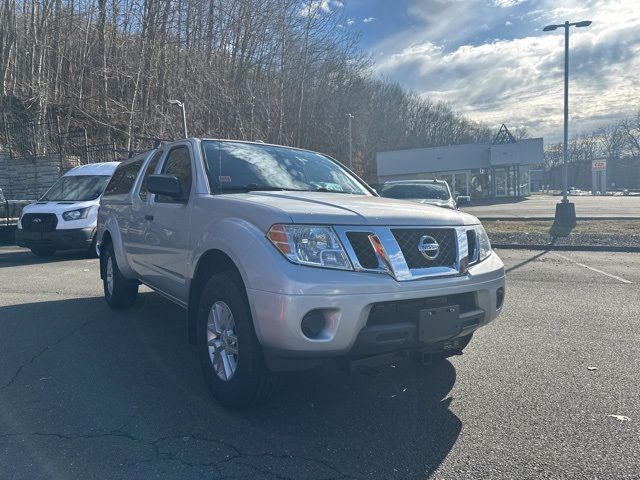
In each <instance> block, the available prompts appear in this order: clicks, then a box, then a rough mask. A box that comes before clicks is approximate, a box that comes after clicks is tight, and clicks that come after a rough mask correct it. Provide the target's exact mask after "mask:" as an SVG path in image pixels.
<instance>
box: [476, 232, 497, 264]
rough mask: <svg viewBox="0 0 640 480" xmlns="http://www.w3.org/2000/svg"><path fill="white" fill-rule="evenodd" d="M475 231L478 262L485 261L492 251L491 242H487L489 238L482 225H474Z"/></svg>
mask: <svg viewBox="0 0 640 480" xmlns="http://www.w3.org/2000/svg"><path fill="white" fill-rule="evenodd" d="M474 229H475V231H476V239H477V242H478V262H481V261H483V260H485V259H486V258H487V257H488V256H489V255H491V253H492V252H493V250H491V242H490V241H489V236H488V235H487V232H485V230H484V227H483V226H482V225H476V226H475V227H474Z"/></svg>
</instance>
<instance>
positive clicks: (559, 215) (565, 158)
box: [542, 20, 591, 225]
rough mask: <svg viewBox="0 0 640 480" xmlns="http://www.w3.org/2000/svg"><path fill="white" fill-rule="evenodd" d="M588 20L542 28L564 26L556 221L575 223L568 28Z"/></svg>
mask: <svg viewBox="0 0 640 480" xmlns="http://www.w3.org/2000/svg"><path fill="white" fill-rule="evenodd" d="M589 25H591V21H590V20H584V21H582V22H576V23H569V21H565V22H564V23H562V24H559V25H547V26H546V27H544V28H543V29H542V31H544V32H550V31H552V30H555V29H557V28H564V142H563V146H562V203H561V204H558V205H557V206H556V220H555V221H556V223H559V224H570V225H575V222H576V210H575V205H573V204H571V203H570V202H569V198H568V197H567V194H568V190H569V167H568V162H569V28H570V27H588V26H589Z"/></svg>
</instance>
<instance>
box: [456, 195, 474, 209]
mask: <svg viewBox="0 0 640 480" xmlns="http://www.w3.org/2000/svg"><path fill="white" fill-rule="evenodd" d="M456 205H457V206H458V207H462V206H465V205H471V197H470V196H469V195H459V196H458V197H457V198H456Z"/></svg>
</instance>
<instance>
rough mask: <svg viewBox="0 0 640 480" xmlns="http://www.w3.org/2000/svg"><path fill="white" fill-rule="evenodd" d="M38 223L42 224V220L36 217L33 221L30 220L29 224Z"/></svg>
mask: <svg viewBox="0 0 640 480" xmlns="http://www.w3.org/2000/svg"><path fill="white" fill-rule="evenodd" d="M40 222H42V219H41V218H38V217H36V218H34V219H33V220H31V223H40Z"/></svg>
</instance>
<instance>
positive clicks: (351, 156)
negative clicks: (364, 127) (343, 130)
mask: <svg viewBox="0 0 640 480" xmlns="http://www.w3.org/2000/svg"><path fill="white" fill-rule="evenodd" d="M347 117H348V118H349V169H350V170H353V143H352V141H351V120H352V119H353V118H354V117H353V115H352V114H350V113H347Z"/></svg>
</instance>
